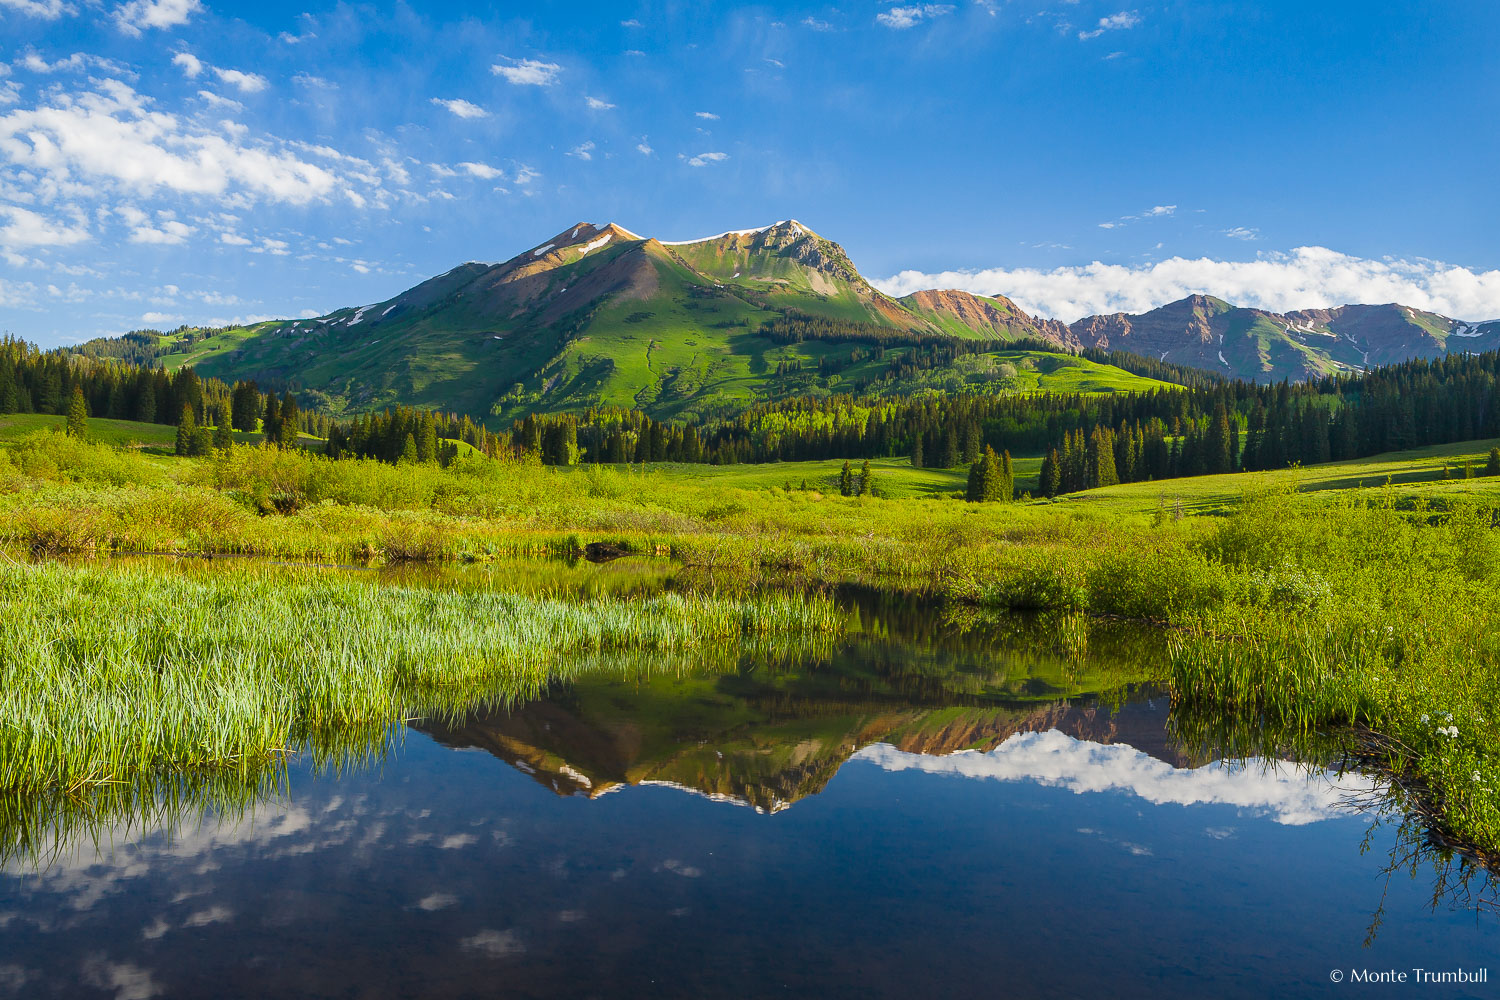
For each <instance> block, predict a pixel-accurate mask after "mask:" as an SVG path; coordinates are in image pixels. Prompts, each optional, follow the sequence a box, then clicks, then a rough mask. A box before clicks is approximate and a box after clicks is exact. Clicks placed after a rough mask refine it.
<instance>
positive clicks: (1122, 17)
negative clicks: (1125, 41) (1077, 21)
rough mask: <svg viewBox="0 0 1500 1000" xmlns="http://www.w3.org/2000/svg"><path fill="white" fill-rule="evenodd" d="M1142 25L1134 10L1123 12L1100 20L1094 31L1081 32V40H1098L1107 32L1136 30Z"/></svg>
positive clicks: (1079, 35)
mask: <svg viewBox="0 0 1500 1000" xmlns="http://www.w3.org/2000/svg"><path fill="white" fill-rule="evenodd" d="M1140 23H1141V17H1140V15H1139V14H1137V13H1136V12H1135V11H1133V10H1122V11H1120V12H1119V13H1118V14H1111V15H1109V16H1108V17H1101V18H1099V23H1098V24H1097V25H1096V26H1095V27H1094V30H1093V31H1080V32H1079V33H1078V37H1079V38H1080V39H1085V40H1086V39H1089V38H1098V37H1099V36H1100V35H1102V34H1104V33H1105V32H1106V31H1122V30H1124V29H1126V28H1134V27H1135V26H1136V25H1137V24H1140Z"/></svg>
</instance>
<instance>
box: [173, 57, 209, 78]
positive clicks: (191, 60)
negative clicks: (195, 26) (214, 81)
mask: <svg viewBox="0 0 1500 1000" xmlns="http://www.w3.org/2000/svg"><path fill="white" fill-rule="evenodd" d="M172 65H173V66H181V67H182V75H183V76H185V77H187V78H188V79H189V80H191V79H194V78H196V77H197V76H198V74H199V73H202V72H203V60H202V59H199V58H198V57H197V56H195V55H193V54H192V53H191V52H179V53H177V54H176V55H175V56H173V57H172Z"/></svg>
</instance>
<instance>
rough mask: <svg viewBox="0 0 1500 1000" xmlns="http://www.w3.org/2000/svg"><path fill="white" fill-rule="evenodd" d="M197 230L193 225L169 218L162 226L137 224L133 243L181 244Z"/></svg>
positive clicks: (132, 236)
mask: <svg viewBox="0 0 1500 1000" xmlns="http://www.w3.org/2000/svg"><path fill="white" fill-rule="evenodd" d="M194 232H196V230H194V229H193V227H192V226H189V225H186V224H184V223H181V222H178V221H176V220H175V219H168V220H167V221H166V222H163V223H162V224H161V225H160V226H136V227H135V229H134V230H133V231H132V232H131V234H130V242H132V243H149V244H154V245H156V246H180V245H182V244H183V243H186V242H187V238H188V237H189V236H191V235H193V233H194Z"/></svg>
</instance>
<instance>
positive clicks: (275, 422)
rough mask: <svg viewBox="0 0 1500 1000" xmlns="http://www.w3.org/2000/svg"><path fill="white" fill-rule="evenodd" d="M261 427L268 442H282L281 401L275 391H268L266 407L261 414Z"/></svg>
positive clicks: (262, 434) (262, 433)
mask: <svg viewBox="0 0 1500 1000" xmlns="http://www.w3.org/2000/svg"><path fill="white" fill-rule="evenodd" d="M260 429H261V436H262V437H263V438H264V439H265V442H266V443H267V444H280V443H281V403H280V402H278V401H277V399H276V394H275V393H274V392H268V393H266V409H265V412H264V413H262V414H261V418H260Z"/></svg>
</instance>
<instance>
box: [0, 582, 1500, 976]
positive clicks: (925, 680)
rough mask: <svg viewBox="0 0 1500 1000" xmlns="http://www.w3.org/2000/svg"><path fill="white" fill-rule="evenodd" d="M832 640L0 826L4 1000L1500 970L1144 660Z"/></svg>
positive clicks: (984, 634) (1113, 647) (1106, 639)
mask: <svg viewBox="0 0 1500 1000" xmlns="http://www.w3.org/2000/svg"><path fill="white" fill-rule="evenodd" d="M857 614H858V621H857V623H856V627H855V628H854V630H853V632H852V633H851V635H850V637H849V638H848V640H847V641H844V642H842V643H840V644H839V645H838V647H837V648H836V649H832V650H829V649H826V648H825V649H822V650H820V651H819V652H818V653H817V655H812V656H808V657H804V658H800V659H799V658H798V657H796V656H789V655H787V654H786V653H785V651H773V652H771V653H766V652H764V651H759V650H754V651H747V652H745V653H744V655H742V656H741V657H740V658H739V663H738V665H737V666H735V667H733V668H730V669H726V668H725V667H724V662H725V660H724V658H723V657H719V658H717V659H716V660H715V661H714V664H713V666H712V668H711V669H694V668H692V666H691V665H686V666H685V665H684V664H683V663H682V662H680V661H674V662H671V663H660V662H647V661H622V662H619V663H616V664H613V665H612V666H611V665H606V664H601V666H600V668H599V669H597V670H592V671H590V672H586V673H582V674H579V675H577V676H575V677H574V678H573V679H571V680H569V681H567V682H566V683H558V684H556V685H554V686H553V687H552V688H551V689H550V690H549V691H548V692H547V693H546V694H545V695H544V696H543V697H541V698H537V699H534V700H532V701H530V702H527V703H524V704H516V705H513V706H512V707H510V708H508V709H500V708H492V709H487V710H483V711H474V712H469V713H466V714H463V715H461V716H458V717H456V718H452V719H449V720H446V721H443V720H436V719H429V720H426V721H422V722H419V723H418V724H417V725H416V728H417V729H418V730H420V732H419V733H417V734H411V735H408V736H406V737H405V738H404V739H403V738H397V739H395V740H393V742H392V743H391V744H390V746H389V747H388V748H387V752H386V753H385V755H384V756H383V757H381V758H377V759H373V760H368V761H353V762H345V764H344V765H343V766H333V765H332V764H328V763H325V764H318V763H314V762H313V760H312V759H311V757H312V755H308V756H307V757H306V758H299V759H297V760H294V761H293V762H292V763H291V764H290V765H288V767H287V769H286V770H285V771H284V772H283V773H281V774H273V775H246V776H244V777H243V779H242V781H243V784H242V785H240V786H235V785H234V784H233V779H232V778H230V777H225V778H224V781H223V783H221V784H217V785H214V784H195V783H193V782H191V781H186V780H184V781H183V782H181V783H179V784H177V785H175V786H173V785H169V784H163V785H159V786H157V787H156V788H155V790H154V791H153V792H151V793H150V794H144V793H143V794H141V795H137V796H135V797H134V798H132V797H131V795H129V794H127V792H126V791H124V790H121V791H118V792H109V791H107V790H101V791H100V792H98V793H97V797H96V798H94V799H87V798H86V797H84V798H82V799H79V798H75V799H74V800H69V801H68V802H66V803H62V800H59V803H61V804H59V803H54V806H55V808H54V809H53V811H51V812H47V811H45V810H41V809H40V808H39V807H38V806H37V805H36V804H35V803H20V802H0V806H3V807H4V812H3V813H0V820H3V821H4V823H5V826H4V828H3V832H4V834H5V840H4V841H3V842H0V843H3V845H4V847H5V848H6V851H7V853H6V854H5V860H4V863H3V866H0V935H3V938H0V941H3V947H0V997H5V996H16V997H28V998H29V997H69V998H72V997H94V996H99V997H127V996H129V997H141V998H145V997H199V996H204V997H263V996H271V995H294V996H326V997H335V996H361V997H363V996H372V997H373V996H418V995H420V996H431V997H467V996H475V995H492V994H495V993H497V992H503V993H505V994H506V995H515V996H535V997H553V996H577V997H591V996H640V995H651V996H659V997H695V998H696V997H716V996H724V997H751V996H763V995H772V994H775V995H800V996H820V997H821V996H827V997H833V996H849V997H869V996H890V997H908V996H916V995H933V994H947V993H964V994H968V993H985V994H988V993H991V992H996V991H1003V992H1006V993H1009V994H1014V995H1019V996H1032V997H1071V996H1078V995H1082V994H1088V993H1108V994H1109V995H1112V996H1124V997H1141V998H1147V997H1150V998H1152V1000H1159V998H1162V997H1178V996H1180V997H1199V996H1215V997H1247V998H1248V997H1255V998H1259V997H1263V996H1266V995H1278V996H1305V995H1322V994H1323V993H1325V992H1326V991H1327V989H1328V985H1327V983H1328V980H1327V973H1328V970H1329V969H1330V968H1333V967H1336V966H1340V965H1342V966H1344V967H1348V966H1349V965H1350V964H1351V963H1359V964H1361V965H1368V966H1370V967H1376V966H1377V965H1379V966H1381V967H1384V966H1386V965H1387V964H1389V965H1390V966H1391V967H1396V968H1404V967H1412V966H1414V965H1424V966H1426V967H1429V968H1433V967H1440V966H1457V965H1460V964H1464V963H1468V964H1470V965H1472V964H1474V962H1475V960H1476V959H1477V958H1481V957H1482V956H1484V955H1487V954H1492V953H1494V950H1495V946H1496V945H1497V944H1500V935H1497V933H1496V930H1497V929H1496V926H1495V922H1494V921H1493V920H1492V919H1491V918H1490V917H1489V916H1488V915H1477V914H1476V911H1475V910H1473V909H1468V908H1466V907H1468V906H1469V905H1470V902H1471V901H1470V900H1469V899H1467V898H1458V895H1457V894H1456V893H1455V894H1451V895H1444V896H1442V897H1440V898H1439V899H1437V900H1436V903H1437V905H1433V904H1434V900H1433V899H1432V898H1431V896H1430V892H1431V891H1432V888H1431V885H1432V883H1431V880H1430V879H1428V878H1427V877H1426V876H1427V875H1428V874H1429V873H1430V871H1431V869H1429V868H1428V867H1421V868H1420V869H1418V868H1417V867H1413V868H1412V869H1411V871H1410V874H1411V876H1412V877H1411V878H1399V877H1398V878H1390V879H1389V880H1388V881H1382V878H1383V877H1384V876H1386V875H1387V874H1388V873H1387V872H1386V871H1385V868H1386V861H1385V857H1386V855H1387V854H1388V853H1391V852H1403V851H1409V850H1410V849H1411V847H1412V841H1411V839H1410V837H1409V836H1407V835H1406V828H1405V827H1402V828H1400V830H1395V829H1394V828H1393V827H1379V826H1377V827H1376V828H1375V829H1374V830H1373V831H1371V829H1370V827H1371V815H1368V814H1360V812H1359V810H1360V809H1361V808H1364V807H1367V806H1369V805H1371V804H1374V805H1376V806H1381V805H1382V803H1383V802H1384V801H1385V800H1383V798H1382V796H1383V795H1384V792H1383V790H1382V789H1381V788H1380V786H1379V785H1378V784H1377V783H1375V782H1373V781H1371V780H1370V779H1369V778H1366V777H1363V776H1361V775H1358V774H1356V773H1344V774H1339V773H1337V772H1336V771H1335V770H1330V769H1329V767H1328V765H1329V764H1331V763H1332V762H1333V758H1331V757H1328V756H1322V755H1320V753H1319V752H1318V748H1317V747H1311V748H1303V750H1305V751H1307V752H1299V753H1298V754H1296V755H1295V756H1298V757H1300V758H1301V760H1300V762H1298V761H1290V760H1284V759H1281V758H1282V757H1283V756H1286V755H1288V754H1289V750H1288V749H1287V748H1284V747H1280V746H1278V745H1275V744H1271V745H1267V744H1265V743H1257V742H1256V741H1255V740H1253V739H1250V738H1237V739H1236V741H1235V744H1234V745H1236V746H1241V747H1246V746H1256V747H1258V750H1256V751H1255V752H1256V753H1257V756H1254V757H1251V758H1249V759H1246V760H1238V761H1234V762H1224V761H1220V760H1219V759H1218V758H1219V754H1218V753H1217V752H1216V751H1215V749H1214V746H1213V745H1211V744H1208V743H1204V742H1203V741H1201V740H1199V741H1192V742H1187V741H1184V740H1183V738H1182V737H1181V733H1182V732H1184V731H1187V732H1199V731H1201V730H1200V729H1197V728H1192V727H1188V728H1187V729H1186V730H1184V728H1183V727H1182V726H1181V725H1180V721H1181V720H1174V719H1173V718H1172V716H1171V713H1170V706H1169V702H1168V700H1167V699H1166V698H1165V697H1163V696H1162V695H1161V694H1160V692H1158V691H1157V690H1155V689H1154V688H1152V687H1151V686H1150V685H1149V684H1148V683H1146V682H1145V680H1144V678H1146V677H1147V676H1148V674H1149V672H1148V671H1146V670H1144V669H1142V665H1143V664H1146V663H1149V662H1151V660H1150V658H1151V657H1152V656H1154V655H1156V652H1157V650H1156V649H1155V647H1153V646H1152V645H1151V641H1150V639H1149V637H1147V638H1145V639H1142V638H1139V637H1137V636H1134V635H1132V634H1129V633H1123V632H1122V633H1111V632H1110V630H1109V629H1107V628H1104V629H1095V630H1092V631H1089V632H1088V633H1087V634H1081V633H1079V632H1077V631H1074V626H1073V625H1071V624H1067V623H1061V624H1060V623H1050V624H1049V623H1040V624H1038V623H1009V624H1007V623H998V624H995V625H993V626H989V627H986V628H985V629H983V630H975V629H964V628H954V627H949V626H944V625H942V624H941V623H938V624H934V623H933V617H932V615H931V613H930V612H928V613H926V614H927V617H926V618H924V619H922V620H921V621H919V622H917V623H916V626H917V627H912V628H908V627H903V626H902V625H901V623H900V622H899V621H898V620H897V619H896V618H895V616H893V615H890V614H883V613H881V612H880V610H879V609H875V610H871V609H869V608H864V607H862V608H859V609H858V611H857ZM422 733H425V734H427V735H428V736H430V737H431V739H428V738H427V736H424V735H421V734H422ZM456 749H466V750H471V751H472V750H478V751H482V752H469V753H455V752H453V751H454V750H456ZM333 760H335V761H336V760H337V758H333ZM501 762H503V763H501ZM663 786H670V787H663ZM236 787H238V788H239V792H240V793H241V794H240V797H238V798H237V797H236V794H235V789H236ZM682 790H686V791H688V792H692V793H695V794H691V795H687V794H682ZM610 792H615V793H617V794H606V793H610ZM111 796H114V797H113V798H111ZM703 796H707V797H708V798H710V799H713V800H715V801H712V802H707V801H704V800H703ZM721 803H735V804H738V805H741V806H750V807H753V809H754V810H756V811H759V812H760V813H766V814H770V813H776V814H777V815H774V816H772V815H757V814H756V812H754V811H752V810H751V809H746V808H729V807H727V806H726V805H723V804H721ZM64 805H65V806H66V807H64ZM195 809H196V811H195ZM1397 815H1398V816H1399V809H1398V811H1397ZM49 832H50V834H51V839H50V840H49V839H48V836H47V834H48V833H49ZM1367 836H1368V837H1369V838H1370V840H1369V846H1371V847H1372V848H1373V850H1371V851H1370V852H1369V853H1368V854H1367V853H1365V851H1364V850H1363V848H1364V847H1365V846H1366V845H1365V841H1366V838H1367ZM1401 857H1402V858H1403V859H1405V858H1406V857H1407V856H1406V855H1404V854H1403V855H1401ZM1439 877H1445V876H1444V875H1443V873H1442V872H1441V871H1440V872H1439ZM1314 885H1315V886H1317V891H1316V892H1314V893H1300V894H1298V895H1296V896H1295V897H1291V896H1289V891H1292V890H1295V889H1296V888H1297V887H1303V886H1314ZM1443 885H1444V887H1445V891H1446V887H1447V883H1443ZM1382 902H1383V904H1384V909H1383V911H1380V913H1381V919H1383V920H1384V921H1385V923H1384V926H1383V927H1382V928H1381V932H1380V934H1379V935H1378V936H1377V937H1376V938H1374V940H1373V942H1372V943H1370V944H1368V945H1367V944H1366V937H1367V936H1368V935H1369V933H1370V927H1371V915H1372V913H1375V912H1377V911H1379V910H1380V907H1381V906H1382ZM1084 944H1086V947H1082V945H1084ZM1002 988H1003V989H1002ZM1447 995H1462V994H1461V993H1455V994H1447Z"/></svg>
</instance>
